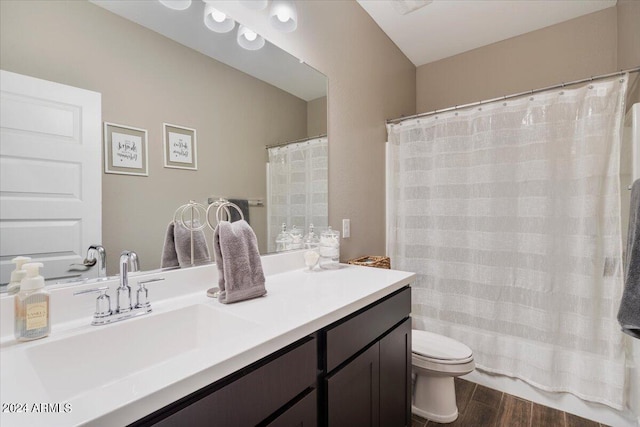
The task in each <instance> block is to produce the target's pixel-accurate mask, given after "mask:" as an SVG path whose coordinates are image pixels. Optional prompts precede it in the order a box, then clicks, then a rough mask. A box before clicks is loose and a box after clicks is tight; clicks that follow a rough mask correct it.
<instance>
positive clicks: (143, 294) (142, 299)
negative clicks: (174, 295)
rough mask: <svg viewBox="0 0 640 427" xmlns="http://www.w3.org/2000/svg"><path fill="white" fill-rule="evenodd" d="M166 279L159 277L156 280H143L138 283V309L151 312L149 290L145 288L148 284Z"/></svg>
mask: <svg viewBox="0 0 640 427" xmlns="http://www.w3.org/2000/svg"><path fill="white" fill-rule="evenodd" d="M163 280H164V277H158V278H155V279H149V280H141V281H139V282H138V291H137V292H136V308H146V309H147V311H151V304H150V303H149V290H148V289H147V287H146V286H145V285H146V284H147V283H152V282H161V281H163Z"/></svg>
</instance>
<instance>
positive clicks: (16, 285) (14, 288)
mask: <svg viewBox="0 0 640 427" xmlns="http://www.w3.org/2000/svg"><path fill="white" fill-rule="evenodd" d="M29 261H31V258H29V257H28V256H17V257H15V258H14V259H12V260H11V262H12V263H14V264H15V265H16V268H15V270H13V271H12V272H11V280H10V281H9V285H7V293H8V294H9V295H13V294H17V293H18V291H20V281H21V280H22V278H23V277H24V276H25V275H26V272H25V271H24V270H23V269H22V266H23V265H24V264H25V263H27V262H29Z"/></svg>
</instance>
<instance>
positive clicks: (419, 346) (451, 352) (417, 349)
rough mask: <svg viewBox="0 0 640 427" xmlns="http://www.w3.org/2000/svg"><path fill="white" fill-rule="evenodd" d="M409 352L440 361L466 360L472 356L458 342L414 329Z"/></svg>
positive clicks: (468, 350) (468, 349)
mask: <svg viewBox="0 0 640 427" xmlns="http://www.w3.org/2000/svg"><path fill="white" fill-rule="evenodd" d="M411 351H412V352H413V353H416V354H419V355H421V356H424V357H429V358H432V359H441V360H461V359H468V358H469V357H471V356H472V355H473V352H472V351H471V349H470V348H469V347H467V346H466V345H464V344H462V343H461V342H459V341H456V340H454V339H452V338H449V337H445V336H442V335H438V334H434V333H433V332H427V331H418V330H416V329H414V330H413V331H412V334H411Z"/></svg>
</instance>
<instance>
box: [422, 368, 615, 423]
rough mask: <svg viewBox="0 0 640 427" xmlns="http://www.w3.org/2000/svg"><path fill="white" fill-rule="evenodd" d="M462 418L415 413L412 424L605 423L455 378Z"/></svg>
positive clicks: (457, 400) (459, 412)
mask: <svg viewBox="0 0 640 427" xmlns="http://www.w3.org/2000/svg"><path fill="white" fill-rule="evenodd" d="M455 384H456V402H457V405H458V414H459V415H458V419H457V420H455V421H454V422H452V423H449V424H440V423H436V422H434V421H428V420H425V419H423V418H420V417H418V416H417V415H413V416H412V424H411V426H412V427H427V426H428V427H435V426H451V427H489V426H491V427H503V426H509V427H605V426H602V425H601V424H599V423H597V422H595V421H591V420H587V419H585V418H580V417H578V416H576V415H573V414H569V413H566V412H563V411H559V410H557V409H552V408H548V407H546V406H541V405H538V404H537V403H533V402H531V401H528V400H524V399H520V398H518V397H515V396H512V395H510V394H506V393H502V392H501V391H498V390H493V389H490V388H487V387H484V386H481V385H479V384H475V383H472V382H469V381H465V380H462V379H460V378H456V379H455Z"/></svg>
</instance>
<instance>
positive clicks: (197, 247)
mask: <svg viewBox="0 0 640 427" xmlns="http://www.w3.org/2000/svg"><path fill="white" fill-rule="evenodd" d="M185 224H186V225H187V227H191V221H185ZM187 227H185V226H184V225H183V224H182V223H180V221H178V222H174V221H171V222H170V223H169V226H168V227H167V233H166V235H165V239H164V246H163V248H162V260H161V262H160V268H167V267H188V266H190V265H192V263H191V231H190V230H189V229H188V228H187ZM198 227H200V222H199V221H198V220H194V221H193V228H198ZM208 262H211V255H210V254H209V247H208V246H207V239H206V237H205V235H204V231H202V230H194V231H193V265H199V264H204V263H208Z"/></svg>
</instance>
